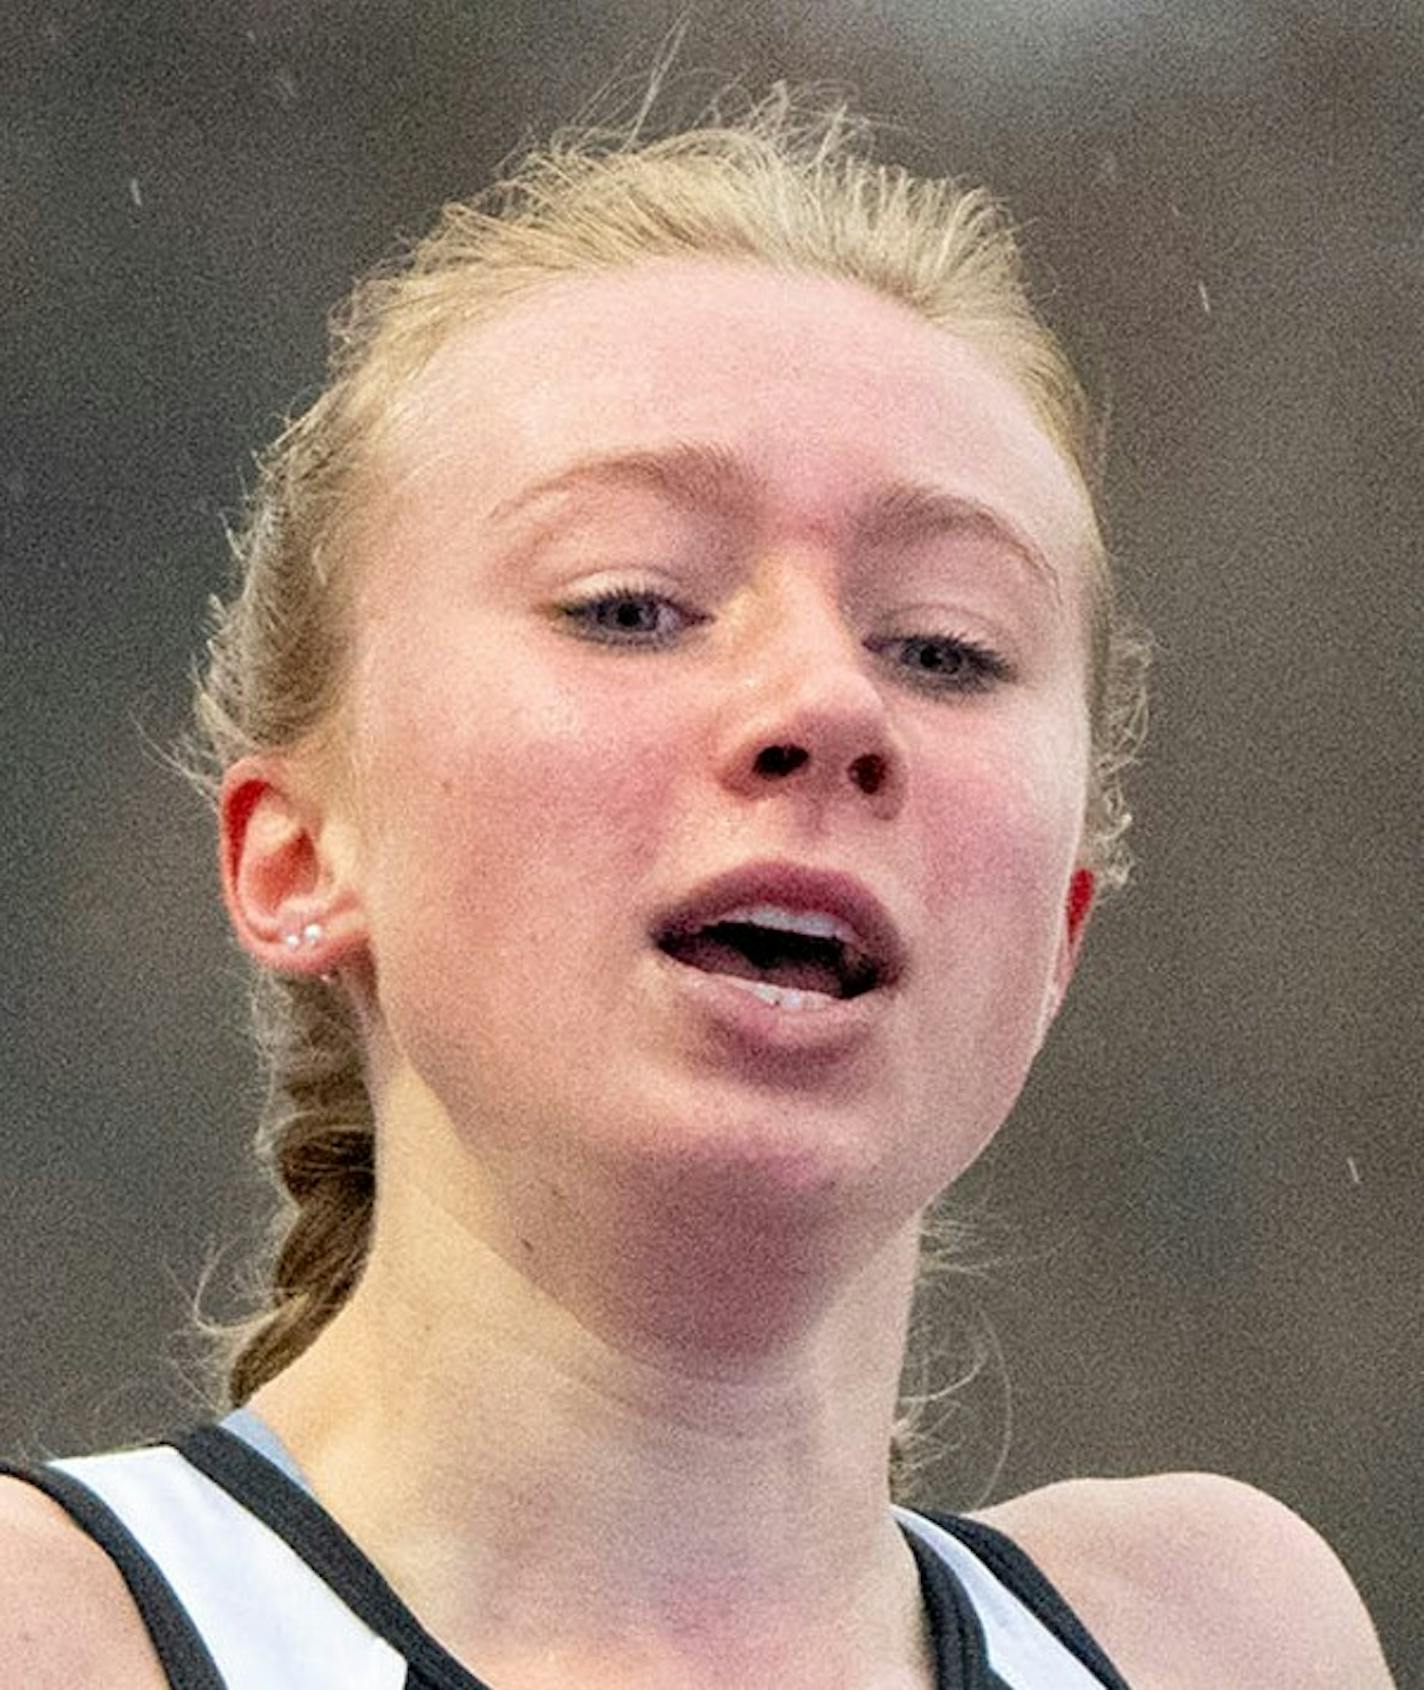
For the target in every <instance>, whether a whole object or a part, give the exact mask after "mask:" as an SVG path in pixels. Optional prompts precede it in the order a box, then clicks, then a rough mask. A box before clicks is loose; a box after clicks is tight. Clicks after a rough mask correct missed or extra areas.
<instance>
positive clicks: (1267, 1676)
mask: <svg viewBox="0 0 1424 1690" xmlns="http://www.w3.org/2000/svg"><path fill="white" fill-rule="evenodd" d="M974 1518H976V1519H979V1520H982V1521H983V1522H984V1524H985V1525H989V1526H996V1527H997V1528H998V1529H999V1530H1000V1531H1002V1532H1004V1533H1006V1534H1007V1535H1008V1536H1009V1537H1011V1538H1013V1539H1014V1541H1015V1542H1016V1543H1018V1544H1019V1545H1020V1546H1021V1547H1022V1548H1023V1549H1024V1550H1025V1551H1026V1552H1027V1553H1028V1555H1030V1556H1031V1557H1032V1558H1033V1560H1034V1561H1036V1562H1037V1563H1038V1565H1039V1566H1040V1567H1041V1568H1042V1569H1043V1571H1044V1572H1045V1573H1046V1574H1047V1576H1048V1577H1049V1579H1050V1580H1051V1581H1052V1582H1053V1583H1054V1584H1055V1585H1056V1586H1057V1587H1058V1589H1059V1590H1060V1591H1061V1592H1062V1594H1063V1596H1064V1598H1065V1600H1066V1601H1067V1602H1068V1604H1069V1606H1070V1607H1072V1608H1073V1609H1074V1610H1075V1612H1076V1613H1077V1614H1078V1615H1079V1617H1080V1618H1081V1619H1082V1621H1083V1623H1084V1624H1085V1625H1086V1626H1087V1627H1088V1629H1089V1631H1091V1632H1092V1633H1093V1634H1094V1636H1096V1637H1097V1639H1098V1641H1099V1642H1100V1643H1101V1644H1102V1646H1103V1648H1104V1649H1106V1650H1107V1652H1108V1654H1109V1655H1110V1656H1111V1657H1112V1658H1113V1659H1114V1661H1115V1662H1116V1664H1117V1666H1118V1668H1119V1670H1120V1671H1121V1672H1122V1674H1123V1676H1124V1677H1125V1678H1126V1679H1127V1680H1128V1682H1129V1683H1130V1684H1131V1685H1132V1686H1133V1687H1134V1690H1197V1687H1198V1686H1202V1687H1206V1686H1213V1687H1219V1686H1220V1685H1222V1684H1231V1685H1234V1686H1239V1687H1240V1690H1277V1687H1279V1690H1286V1687H1289V1690H1312V1687H1318V1690H1326V1687H1331V1690H1340V1687H1343V1686H1347V1685H1348V1686H1349V1687H1350V1690H1392V1684H1393V1681H1392V1679H1391V1678H1390V1675H1389V1669H1388V1667H1387V1666H1386V1664H1385V1659H1384V1654H1383V1652H1382V1651H1381V1649H1380V1645H1379V1640H1378V1638H1377V1637H1376V1635H1375V1629H1374V1626H1373V1624H1372V1623H1371V1621H1370V1617H1369V1614H1368V1612H1367V1611H1366V1609H1365V1605H1364V1603H1363V1602H1362V1601H1361V1599H1360V1596H1359V1593H1358V1591H1356V1589H1355V1587H1354V1585H1353V1583H1352V1582H1351V1580H1350V1576H1349V1574H1348V1573H1347V1572H1346V1571H1345V1569H1344V1567H1343V1566H1342V1565H1341V1563H1340V1561H1339V1560H1338V1559H1337V1557H1336V1555H1335V1553H1334V1551H1333V1550H1332V1549H1331V1548H1330V1546H1329V1545H1328V1544H1327V1543H1326V1542H1325V1540H1324V1538H1322V1537H1321V1536H1320V1535H1319V1533H1318V1532H1316V1531H1315V1530H1314V1529H1313V1528H1312V1527H1311V1526H1309V1525H1307V1524H1306V1522H1305V1521H1304V1520H1302V1519H1301V1518H1300V1516H1299V1515H1298V1514H1295V1513H1293V1512H1292V1511H1291V1509H1289V1508H1287V1507H1286V1506H1285V1504H1284V1503H1281V1502H1277V1501H1276V1499H1275V1498H1274V1497H1271V1496H1268V1495H1267V1494H1266V1493H1265V1492H1264V1491H1259V1490H1256V1489H1254V1488H1253V1487H1252V1486H1250V1485H1245V1484H1241V1483H1240V1482H1239V1481H1237V1480H1235V1479H1227V1478H1222V1477H1220V1476H1218V1475H1217V1474H1213V1473H1158V1474H1153V1475H1151V1476H1150V1477H1146V1478H1138V1479H1072V1480H1068V1481H1066V1482H1065V1483H1062V1484H1055V1485H1048V1486H1046V1487H1045V1488H1044V1489H1043V1490H1037V1491H1031V1492H1029V1493H1028V1494H1027V1495H1025V1496H1021V1497H1016V1498H1014V1499H1013V1500H1012V1501H1009V1502H1004V1503H1000V1504H998V1505H997V1506H995V1507H993V1508H988V1509H985V1510H983V1511H982V1512H981V1513H979V1514H977V1515H975V1516H974Z"/></svg>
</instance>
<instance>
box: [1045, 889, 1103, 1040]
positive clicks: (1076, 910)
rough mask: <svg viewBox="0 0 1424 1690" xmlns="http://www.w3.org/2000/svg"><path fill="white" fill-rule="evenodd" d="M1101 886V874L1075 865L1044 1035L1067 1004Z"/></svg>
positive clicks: (1065, 908)
mask: <svg viewBox="0 0 1424 1690" xmlns="http://www.w3.org/2000/svg"><path fill="white" fill-rule="evenodd" d="M1097 886H1098V883H1097V876H1096V875H1095V874H1094V873H1093V871H1092V870H1091V869H1089V868H1078V869H1074V871H1073V874H1072V877H1071V878H1070V879H1069V882H1068V896H1067V899H1066V900H1065V902H1064V907H1063V932H1062V935H1061V937H1060V939H1059V945H1058V956H1057V958H1056V960H1055V962H1054V966H1053V983H1052V985H1051V987H1050V989H1049V994H1048V1002H1047V1004H1046V1005H1045V1010H1046V1013H1045V1015H1044V1018H1043V1026H1042V1028H1041V1030H1040V1034H1039V1036H1040V1038H1042V1037H1043V1036H1044V1035H1045V1034H1047V1032H1048V1029H1049V1028H1050V1027H1051V1026H1052V1025H1053V1022H1054V1020H1055V1018H1056V1017H1057V1015H1058V1011H1059V1010H1060V1009H1061V1008H1062V1007H1063V999H1064V998H1065V997H1066V996H1067V995H1068V985H1069V982H1070V981H1071V980H1072V978H1073V970H1074V969H1075V968H1076V967H1077V966H1078V954H1079V952H1080V951H1081V950H1082V948H1083V935H1084V934H1085V933H1086V931H1087V927H1088V918H1089V916H1090V915H1091V914H1092V911H1093V899H1094V897H1095V895H1096V893H1097Z"/></svg>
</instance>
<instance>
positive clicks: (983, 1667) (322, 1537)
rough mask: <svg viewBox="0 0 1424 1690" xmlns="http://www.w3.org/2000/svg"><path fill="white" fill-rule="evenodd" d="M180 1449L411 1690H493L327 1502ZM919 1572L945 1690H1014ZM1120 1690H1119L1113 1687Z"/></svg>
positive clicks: (921, 1561)
mask: <svg viewBox="0 0 1424 1690" xmlns="http://www.w3.org/2000/svg"><path fill="white" fill-rule="evenodd" d="M173 1442H174V1447H175V1448H177V1449H178V1450H179V1452H180V1453H181V1454H182V1455H183V1456H184V1457H185V1458H186V1459H187V1460H189V1461H191V1462H192V1464H193V1465H194V1466H195V1467H196V1468H197V1469H198V1470H199V1472H201V1473H204V1474H206V1476H207V1477H208V1478H210V1479H211V1480H212V1481H213V1483H214V1484H216V1485H220V1486H221V1487H222V1489H223V1490H225V1491H226V1492H227V1493H228V1495H229V1496H231V1497H232V1498H233V1499H234V1500H235V1501H236V1502H238V1503H239V1504H240V1505H241V1506H242V1507H244V1508H246V1509H248V1510H249V1511H250V1512H251V1513H253V1514H255V1515H256V1516H257V1518H258V1519H259V1520H261V1521H263V1522H264V1524H266V1525H268V1526H270V1527H271V1529H272V1530H273V1531H274V1532H276V1533H277V1535H278V1536H279V1537H280V1538H282V1540H283V1541H284V1542H285V1543H286V1544H287V1545H288V1546H289V1547H290V1548H291V1549H292V1550H293V1552H294V1553H295V1554H297V1555H300V1556H301V1558H302V1559H303V1560H304V1561H305V1562H306V1563H307V1565H308V1566H309V1567H310V1568H311V1569H312V1571H313V1572H315V1573H316V1574H317V1575H318V1577H320V1578H322V1579H324V1580H325V1581H326V1583H327V1584H329V1585H330V1586H331V1588H332V1589H333V1590H334V1591H335V1592H336V1594H337V1595H338V1596H339V1597H340V1598H341V1600H342V1601H343V1602H344V1603H345V1604H346V1605H347V1607H348V1608H350V1609H351V1611H352V1612H353V1613H354V1614H355V1615H356V1616H357V1617H358V1618H359V1619H361V1620H362V1621H363V1622H364V1623H365V1624H366V1625H368V1626H369V1627H370V1628H371V1630H372V1631H374V1632H375V1633H376V1634H377V1635H378V1636H380V1637H382V1638H384V1639H385V1641H386V1642H387V1643H389V1644H390V1645H391V1647H392V1648H394V1649H396V1650H397V1651H399V1653H400V1654H402V1655H404V1657H405V1659H406V1661H407V1662H408V1664H409V1669H410V1674H409V1680H408V1684H409V1686H410V1690H415V1686H416V1685H419V1686H420V1687H421V1690H489V1687H488V1686H487V1685H485V1684H484V1683H483V1682H482V1681H481V1680H480V1679H478V1678H476V1677H475V1676H474V1675H473V1674H472V1673H471V1672H470V1671H469V1670H468V1669H467V1668H466V1667H464V1666H462V1665H461V1664H460V1663H459V1662H458V1661H457V1660H456V1659H455V1657H454V1656H453V1655H451V1654H450V1653H449V1651H448V1650H446V1649H445V1648H443V1647H442V1645H441V1644H439V1643H438V1642H437V1641H436V1640H435V1638H433V1637H432V1636H431V1635H430V1633H429V1632H428V1631H426V1629H425V1628H424V1626H422V1625H421V1623H420V1621H419V1620H418V1619H417V1618H416V1617H415V1615H414V1614H413V1613H412V1612H411V1611H410V1609H409V1608H408V1607H407V1606H406V1605H405V1603H404V1602H402V1601H401V1599H400V1597H399V1596H397V1595H396V1593H395V1591H394V1590H392V1589H391V1587H390V1585H389V1584H388V1583H387V1582H386V1580H385V1578H384V1577H383V1576H382V1575H381V1573H380V1572H379V1571H378V1570H377V1568H376V1567H375V1566H374V1565H373V1563H372V1562H371V1561H370V1560H369V1559H368V1558H367V1557H366V1555H365V1554H364V1553H363V1552H362V1551H361V1549H360V1548H359V1547H358V1546H357V1545H356V1543H355V1542H353V1540H352V1539H351V1538H350V1537H348V1536H347V1534H346V1533H345V1532H344V1531H343V1530H342V1528H341V1527H340V1526H339V1525H338V1524H337V1523H336V1521H335V1520H333V1519H332V1517H331V1516H330V1515H329V1514H328V1513H327V1512H326V1510H325V1509H324V1508H323V1507H322V1506H321V1504H320V1503H319V1502H317V1501H316V1499H315V1498H314V1497H312V1496H310V1495H309V1494H308V1493H307V1492H306V1491H305V1490H303V1489H302V1488H301V1486H300V1485H296V1484H294V1483H293V1482H292V1481H291V1479H290V1478H289V1477H288V1476H287V1475H286V1474H285V1473H283V1472H282V1471H281V1470H280V1469H279V1468H277V1467H275V1466H274V1465H273V1464H272V1463H271V1462H270V1461H268V1460H267V1459H266V1458H265V1457H264V1456H262V1455H260V1454H259V1453H258V1452H257V1451H256V1450H254V1449H253V1448H252V1446H251V1445H250V1444H248V1443H247V1442H245V1441H244V1440H243V1439H242V1438H240V1437H238V1436H237V1435H236V1434H235V1433H233V1432H229V1431H226V1430H225V1429H224V1428H223V1427H221V1426H200V1427H198V1428H197V1429H195V1430H194V1431H191V1432H187V1433H184V1434H183V1435H182V1436H181V1437H178V1438H175V1439H174V1440H173ZM905 1535H906V1537H907V1538H908V1539H909V1543H910V1548H911V1550H912V1551H913V1553H914V1556H915V1560H916V1563H917V1565H918V1567H919V1570H920V1586H921V1589H922V1590H923V1592H924V1597H925V1605H926V1608H927V1611H928V1613H929V1618H930V1629H931V1633H932V1635H933V1638H934V1645H935V1655H936V1663H937V1690H1008V1686H1006V1685H1005V1684H1004V1681H1003V1680H1002V1679H1001V1678H1000V1677H999V1676H998V1675H997V1674H996V1673H995V1672H994V1671H993V1669H992V1668H991V1667H990V1665H989V1659H988V1653H987V1650H986V1648H985V1643H984V1634H983V1630H982V1628H981V1627H980V1624H979V1620H978V1616H977V1615H976V1614H975V1612H974V1609H973V1605H972V1604H971V1603H970V1601H969V1599H968V1597H967V1596H966V1594H965V1592H964V1590H963V1588H962V1587H961V1586H960V1584H959V1581H958V1580H957V1579H956V1578H955V1576H954V1572H953V1569H952V1568H951V1567H950V1566H949V1565H948V1564H947V1563H946V1562H945V1561H944V1560H943V1558H942V1557H941V1556H939V1555H936V1554H935V1552H934V1551H933V1549H931V1548H930V1547H929V1546H928V1545H926V1544H923V1543H922V1542H921V1541H920V1540H919V1539H918V1538H917V1537H915V1535H914V1534H913V1533H911V1532H906V1534H905ZM1113 1690H1117V1687H1116V1686H1114V1687H1113Z"/></svg>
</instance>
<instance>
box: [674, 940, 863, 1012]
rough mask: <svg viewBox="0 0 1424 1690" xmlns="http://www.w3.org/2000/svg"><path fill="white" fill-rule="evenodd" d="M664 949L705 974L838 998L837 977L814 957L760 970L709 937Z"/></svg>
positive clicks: (734, 949)
mask: <svg viewBox="0 0 1424 1690" xmlns="http://www.w3.org/2000/svg"><path fill="white" fill-rule="evenodd" d="M667 949H668V951H669V953H670V954H671V955H672V956H675V957H676V958H677V960H678V961H679V962H685V963H686V964H687V965H688V966H689V967H691V968H700V969H701V970H702V972H703V973H704V974H734V975H736V977H737V978H738V979H739V980H764V981H765V982H766V983H767V984H768V985H771V986H791V987H795V988H796V989H797V990H799V991H803V992H805V991H811V992H824V993H825V994H826V996H827V997H832V998H838V997H839V996H840V995H841V980H840V976H839V975H838V974H837V973H836V971H835V969H834V968H832V967H831V965H830V964H829V963H827V962H818V961H817V960H816V959H815V958H814V957H778V958H777V959H775V960H774V961H771V962H768V963H767V964H766V965H765V966H760V965H758V964H757V963H755V962H753V961H752V960H751V958H750V957H748V956H745V955H744V954H743V953H742V952H741V951H739V950H738V949H737V947H736V946H735V945H730V944H727V943H726V942H725V941H724V940H721V939H718V938H715V937H714V936H712V935H711V934H708V933H691V934H687V935H685V936H683V937H681V938H679V939H678V941H677V943H676V945H675V946H672V945H669V946H668V947H667Z"/></svg>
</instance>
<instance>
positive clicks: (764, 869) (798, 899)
mask: <svg viewBox="0 0 1424 1690" xmlns="http://www.w3.org/2000/svg"><path fill="white" fill-rule="evenodd" d="M745 904H780V905H781V906H782V907H783V908H785V909H789V910H824V911H826V912H827V914H829V915H834V916H839V918H840V919H841V920H842V921H844V922H847V923H849V925H850V926H851V927H852V928H854V930H855V932H856V935H857V940H858V944H859V948H860V949H861V950H863V951H864V952H865V954H866V955H867V956H868V957H869V958H870V960H871V961H872V963H874V965H875V969H876V976H877V978H876V985H877V986H889V985H892V984H893V983H894V982H895V981H896V980H898V979H899V977H900V975H901V973H902V972H903V970H904V967H905V961H906V951H905V943H904V940H903V939H902V938H901V937H900V930H899V928H898V927H897V926H896V925H895V921H894V919H893V917H892V916H891V915H890V913H889V911H888V910H887V909H886V908H885V906H884V904H882V903H881V902H880V900H879V899H878V898H877V897H876V896H875V894H874V893H873V892H872V891H871V890H870V888H869V887H868V886H866V885H865V884H864V883H863V882H861V881H859V880H857V879H855V878H854V876H852V875H848V874H837V873H833V872H830V871H827V870H823V869H816V868H809V867H807V866H806V865H804V864H801V863H789V862H777V861H765V862H755V863H744V864H743V865H742V866H741V867H740V868H735V869H731V870H729V871H728V872H727V873H725V874H719V875H715V876H713V878H712V879H711V880H707V881H704V882H703V883H702V885H700V886H698V887H697V888H695V889H694V890H693V891H692V892H690V893H688V895H687V896H686V897H685V898H682V899H680V900H679V901H678V903H676V904H675V905H673V906H672V907H671V908H670V909H668V910H666V911H664V912H663V914H662V915H660V916H659V917H657V919H656V920H655V921H654V923H653V928H652V934H653V938H654V939H655V940H662V939H666V938H669V937H670V936H671V935H673V934H675V933H691V932H695V931H696V930H697V929H698V928H699V927H705V926H707V925H708V924H709V923H710V922H714V921H715V920H716V919H717V917H718V916H719V915H721V914H722V913H723V912H724V911H726V910H732V909H736V908H737V907H738V906H739V905H745Z"/></svg>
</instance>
